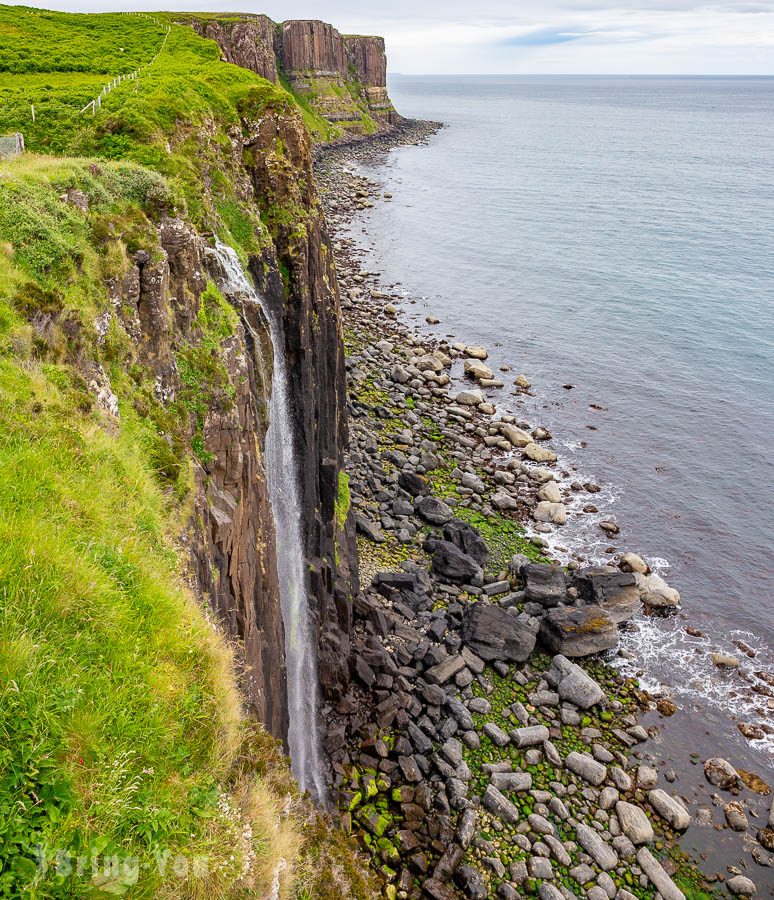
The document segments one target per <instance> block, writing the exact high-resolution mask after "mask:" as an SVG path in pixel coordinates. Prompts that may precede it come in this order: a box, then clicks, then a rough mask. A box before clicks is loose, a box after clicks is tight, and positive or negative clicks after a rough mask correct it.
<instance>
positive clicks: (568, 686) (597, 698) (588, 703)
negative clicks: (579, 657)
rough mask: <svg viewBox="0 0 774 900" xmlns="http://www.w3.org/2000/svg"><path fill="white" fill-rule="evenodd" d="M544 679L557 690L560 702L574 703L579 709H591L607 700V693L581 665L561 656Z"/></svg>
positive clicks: (558, 656)
mask: <svg viewBox="0 0 774 900" xmlns="http://www.w3.org/2000/svg"><path fill="white" fill-rule="evenodd" d="M544 677H545V680H546V681H547V682H548V683H549V684H550V685H552V686H553V687H555V688H556V692H557V694H559V699H560V700H566V701H567V702H569V703H573V704H574V705H575V706H577V707H578V708H579V709H589V708H590V707H592V706H594V705H596V704H597V703H601V702H602V700H604V698H605V692H604V691H603V690H602V688H601V687H600V686H599V685H598V684H597V682H596V681H594V679H593V678H592V677H591V676H590V675H588V674H587V673H586V672H584V671H583V669H581V667H580V666H579V665H577V664H576V663H574V662H570V660H569V659H567V657H566V656H562V655H561V654H558V655H557V656H555V657H554V658H553V660H552V662H551V667H550V668H549V670H548V671H547V672H546V673H545V676H544Z"/></svg>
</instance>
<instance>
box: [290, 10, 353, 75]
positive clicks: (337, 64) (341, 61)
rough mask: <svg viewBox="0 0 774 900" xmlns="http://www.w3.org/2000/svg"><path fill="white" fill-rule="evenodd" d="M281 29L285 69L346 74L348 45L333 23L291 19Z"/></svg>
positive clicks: (323, 73)
mask: <svg viewBox="0 0 774 900" xmlns="http://www.w3.org/2000/svg"><path fill="white" fill-rule="evenodd" d="M280 28H281V40H280V58H281V61H282V68H283V69H284V70H285V72H287V73H288V74H290V73H293V72H313V73H314V74H316V75H344V74H346V72H347V49H346V45H345V43H344V38H343V36H342V35H341V34H339V32H338V31H337V30H336V29H335V28H334V27H333V25H328V23H327V22H321V21H320V20H319V19H291V20H290V21H289V22H283V23H282V25H281V26H280Z"/></svg>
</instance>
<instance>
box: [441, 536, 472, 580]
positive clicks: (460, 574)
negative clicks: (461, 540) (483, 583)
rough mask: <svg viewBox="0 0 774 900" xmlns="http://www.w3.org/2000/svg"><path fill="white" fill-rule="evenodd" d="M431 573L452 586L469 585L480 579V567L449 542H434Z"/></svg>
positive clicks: (470, 557)
mask: <svg viewBox="0 0 774 900" xmlns="http://www.w3.org/2000/svg"><path fill="white" fill-rule="evenodd" d="M432 552H433V572H434V573H435V574H436V575H438V576H439V577H440V578H443V579H445V580H447V581H449V582H451V583H452V584H470V583H471V582H473V581H474V580H475V579H477V578H481V575H482V573H481V566H480V565H479V564H478V563H477V562H476V561H475V559H473V557H472V556H468V554H467V553H463V552H462V550H460V548H459V547H457V546H456V545H455V544H452V543H451V541H435V542H434V546H433V551H432Z"/></svg>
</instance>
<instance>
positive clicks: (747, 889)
mask: <svg viewBox="0 0 774 900" xmlns="http://www.w3.org/2000/svg"><path fill="white" fill-rule="evenodd" d="M726 887H727V888H728V889H729V891H731V893H732V894H735V895H736V896H737V897H753V896H755V891H756V890H757V889H756V887H755V882H754V881H752V880H751V879H750V878H747V876H746V875H734V877H733V878H729V879H728V881H727V882H726Z"/></svg>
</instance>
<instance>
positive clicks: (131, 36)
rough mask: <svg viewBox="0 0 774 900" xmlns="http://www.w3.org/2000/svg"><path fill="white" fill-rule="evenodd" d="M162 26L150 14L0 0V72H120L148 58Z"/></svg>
mask: <svg viewBox="0 0 774 900" xmlns="http://www.w3.org/2000/svg"><path fill="white" fill-rule="evenodd" d="M164 30H165V29H164V27H163V25H161V24H159V23H158V22H157V21H154V19H153V18H152V17H150V16H138V15H130V14H127V13H106V14H104V15H99V16H84V15H79V14H77V13H61V12H50V11H48V10H45V9H33V8H31V7H25V6H0V72H22V73H29V72H88V73H101V74H103V75H109V76H115V75H122V74H125V73H128V72H132V71H134V70H135V69H137V68H138V67H139V66H142V65H145V64H146V63H148V62H149V61H150V60H151V58H152V57H153V56H154V54H155V53H156V52H157V51H158V49H159V46H160V45H161V41H162V39H163V37H164ZM104 80H105V79H103V81H104ZM3 81H5V79H3Z"/></svg>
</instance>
